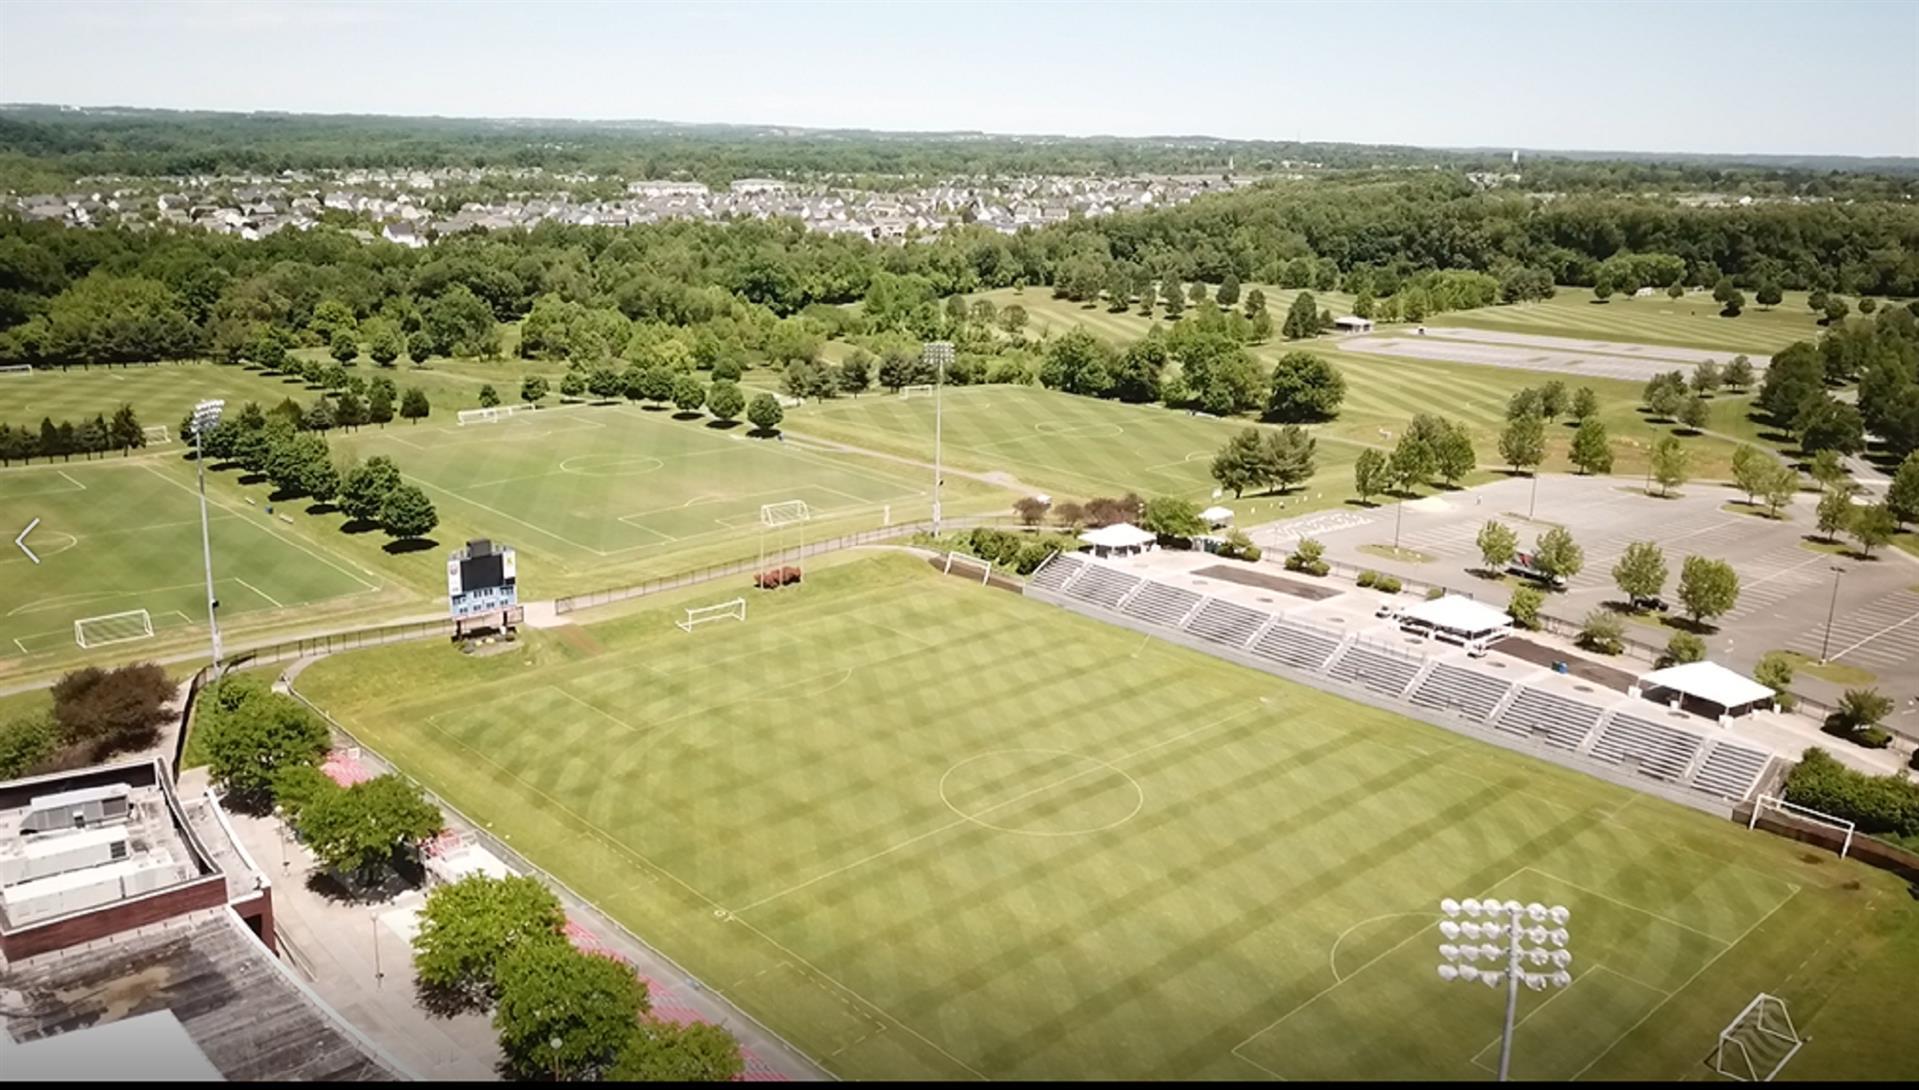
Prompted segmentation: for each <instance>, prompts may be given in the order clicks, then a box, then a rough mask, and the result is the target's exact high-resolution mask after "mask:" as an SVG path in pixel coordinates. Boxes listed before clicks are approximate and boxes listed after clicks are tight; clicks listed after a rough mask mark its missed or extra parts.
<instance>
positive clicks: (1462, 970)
mask: <svg viewBox="0 0 1919 1090" xmlns="http://www.w3.org/2000/svg"><path fill="white" fill-rule="evenodd" d="M1439 910H1440V911H1441V912H1442V913H1444V914H1445V917H1446V918H1445V919H1443V920H1441V921H1440V923H1439V933H1440V936H1441V937H1442V938H1443V939H1444V940H1445V941H1443V942H1441V943H1440V944H1439V956H1441V957H1443V958H1445V959H1446V960H1445V962H1444V963H1443V964H1441V965H1440V966H1439V978H1440V979H1441V980H1445V981H1465V982H1466V983H1468V984H1475V983H1477V984H1484V985H1485V986H1487V987H1488V988H1497V987H1499V985H1500V984H1502V983H1503V984H1505V985H1506V1024H1505V1029H1504V1031H1503V1032H1502V1033H1501V1034H1500V1038H1499V1081H1500V1082H1506V1081H1507V1080H1508V1078H1509V1076H1510V1075H1511V1073H1512V1060H1513V1016H1514V1015H1515V1014H1516V1013H1518V1010H1519V986H1520V985H1521V984H1522V983H1523V984H1525V985H1526V987H1528V988H1530V989H1532V990H1533V991H1536V992H1539V991H1545V990H1546V989H1547V988H1565V987H1567V986H1569V985H1571V984H1572V982H1573V978H1572V973H1570V972H1568V971H1567V968H1566V967H1567V966H1569V965H1571V964H1572V961H1573V956H1572V952H1571V951H1569V950H1567V949H1566V942H1567V940H1568V938H1569V936H1568V935H1567V934H1566V921H1567V920H1569V919H1571V918H1572V913H1571V912H1570V911H1568V910H1567V909H1566V906H1564V905H1553V906H1552V907H1550V908H1548V907H1547V906H1545V905H1542V904H1540V903H1539V902H1538V901H1534V902H1533V903H1531V904H1526V905H1522V904H1520V903H1519V902H1518V901H1500V900H1496V899H1491V898H1489V899H1487V900H1485V901H1480V900H1477V899H1475V898H1472V897H1468V898H1466V899H1465V900H1464V901H1455V900H1453V899H1452V898H1451V897H1447V898H1446V899H1444V900H1442V901H1440V902H1439ZM1462 916H1464V917H1465V919H1463V920H1462V919H1461V918H1460V917H1462ZM1482 921H1483V922H1482ZM1548 923H1550V924H1552V926H1551V927H1550V928H1548V927H1547V926H1546V925H1547V924H1548ZM1461 938H1464V939H1466V940H1468V941H1466V942H1464V943H1459V942H1456V940H1458V939H1461ZM1495 939H1503V940H1505V942H1504V944H1503V945H1501V944H1500V943H1498V942H1494V941H1490V940H1495ZM1481 940H1487V941H1481ZM1521 940H1526V941H1530V942H1531V943H1532V944H1533V945H1531V946H1526V945H1524V943H1523V942H1522V941H1521ZM1548 943H1550V944H1551V945H1550V946H1548ZM1482 960H1483V961H1485V962H1487V963H1489V965H1490V966H1491V967H1490V968H1486V969H1481V968H1480V967H1479V966H1478V965H1476V964H1474V963H1475V962H1479V961H1482ZM1528 965H1530V966H1532V967H1533V968H1534V969H1541V970H1543V969H1544V968H1545V967H1546V966H1547V965H1551V966H1553V971H1552V972H1543V971H1542V972H1533V971H1531V970H1529V969H1528V968H1527V966H1528Z"/></svg>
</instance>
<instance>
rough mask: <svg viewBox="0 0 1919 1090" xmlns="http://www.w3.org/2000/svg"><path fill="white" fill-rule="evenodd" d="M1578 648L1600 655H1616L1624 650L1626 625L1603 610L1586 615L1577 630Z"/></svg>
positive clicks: (1596, 610)
mask: <svg viewBox="0 0 1919 1090" xmlns="http://www.w3.org/2000/svg"><path fill="white" fill-rule="evenodd" d="M1579 646H1581V647H1584V648H1585V649H1586V650H1588V651H1597V652H1599V653H1600V654H1602V655H1617V654H1619V653H1620V652H1621V651H1624V650H1625V649H1626V623H1625V622H1624V621H1621V620H1620V619H1619V618H1618V617H1616V616H1614V615H1613V614H1612V613H1611V612H1609V611H1607V610H1604V609H1595V610H1593V611H1592V612H1591V613H1588V614H1586V622H1585V624H1584V626H1583V627H1581V628H1580V630H1579Z"/></svg>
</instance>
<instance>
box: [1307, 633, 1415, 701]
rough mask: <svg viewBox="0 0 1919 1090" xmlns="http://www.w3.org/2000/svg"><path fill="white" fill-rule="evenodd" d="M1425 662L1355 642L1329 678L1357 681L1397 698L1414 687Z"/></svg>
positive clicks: (1334, 662) (1328, 674) (1329, 673)
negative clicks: (1407, 689)
mask: <svg viewBox="0 0 1919 1090" xmlns="http://www.w3.org/2000/svg"><path fill="white" fill-rule="evenodd" d="M1425 664H1426V660H1425V659H1417V658H1408V657H1406V656H1404V655H1398V654H1394V653H1393V652H1391V651H1385V650H1381V649H1379V648H1374V647H1368V646H1366V645H1365V644H1360V643H1356V644H1353V645H1352V646H1351V647H1348V648H1347V649H1346V650H1345V652H1344V653H1343V654H1341V655H1340V656H1339V658H1337V659H1335V660H1334V661H1333V665H1332V668H1331V669H1329V670H1327V671H1326V676H1328V677H1332V678H1337V679H1339V680H1340V681H1356V682H1358V683H1359V684H1361V685H1364V686H1366V687H1367V688H1368V689H1376V690H1378V691H1379V692H1382V693H1387V694H1390V695H1392V696H1398V695H1400V694H1401V693H1404V692H1405V691H1406V686H1408V685H1410V684H1412V681H1413V678H1414V677H1415V676H1416V675H1417V674H1418V673H1419V669H1420V667H1422V666H1424V665H1425Z"/></svg>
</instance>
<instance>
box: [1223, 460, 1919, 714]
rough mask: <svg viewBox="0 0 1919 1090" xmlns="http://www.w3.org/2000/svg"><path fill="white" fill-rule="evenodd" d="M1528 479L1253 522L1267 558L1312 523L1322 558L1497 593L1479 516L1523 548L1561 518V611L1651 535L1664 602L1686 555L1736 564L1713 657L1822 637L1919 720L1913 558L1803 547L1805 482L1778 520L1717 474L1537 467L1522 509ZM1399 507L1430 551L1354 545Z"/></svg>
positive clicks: (1816, 691) (1918, 597)
mask: <svg viewBox="0 0 1919 1090" xmlns="http://www.w3.org/2000/svg"><path fill="white" fill-rule="evenodd" d="M1532 487H1533V486H1532V482H1531V481H1529V480H1527V479H1524V478H1518V479H1513V480H1507V481H1500V482H1497V483H1495V484H1490V485H1484V486H1481V487H1478V488H1473V489H1464V490H1461V491H1458V492H1453V493H1444V494H1441V495H1438V496H1431V497H1427V498H1425V499H1421V500H1415V501H1413V502H1410V503H1407V504H1405V505H1404V508H1405V509H1404V510H1403V511H1399V512H1396V511H1395V510H1394V508H1393V507H1392V506H1390V505H1383V506H1380V507H1377V508H1372V509H1348V510H1344V511H1331V512H1319V513H1317V514H1312V515H1306V516H1302V517H1300V518H1298V519H1292V520H1287V521H1283V522H1276V523H1268V524H1266V525H1263V526H1258V527H1252V528H1250V529H1251V530H1252V534H1253V538H1254V540H1255V541H1256V542H1257V543H1258V544H1259V545H1260V546H1261V547H1262V548H1266V549H1269V550H1272V551H1273V553H1274V555H1275V557H1276V558H1277V557H1278V556H1279V555H1280V554H1283V553H1286V552H1290V551H1291V549H1292V548H1293V546H1294V544H1295V543H1296V542H1297V540H1298V538H1300V537H1301V536H1309V537H1313V538H1316V539H1318V540H1319V541H1320V542H1322V543H1323V544H1324V545H1325V546H1326V554H1327V556H1328V558H1329V559H1332V560H1337V561H1340V562H1342V563H1346V564H1352V565H1356V566H1359V567H1366V568H1372V569H1375V570H1378V571H1385V572H1392V573H1394V574H1396V575H1400V576H1403V577H1407V578H1411V579H1417V580H1422V581H1425V582H1429V583H1441V584H1445V585H1448V586H1451V587H1453V588H1455V589H1458V590H1461V591H1465V592H1470V593H1473V594H1475V595H1476V596H1478V597H1481V598H1485V599H1487V600H1490V601H1493V602H1495V603H1498V604H1503V603H1504V602H1505V600H1506V599H1507V597H1508V596H1509V595H1510V591H1509V590H1508V589H1507V588H1506V587H1504V586H1501V585H1497V584H1494V583H1491V582H1488V581H1485V580H1481V579H1479V578H1477V577H1476V576H1474V575H1472V574H1471V571H1472V570H1473V569H1476V568H1477V567H1478V566H1479V548H1478V545H1477V544H1476V538H1477V537H1478V534H1479V530H1480V527H1482V526H1483V525H1485V523H1486V522H1487V521H1488V520H1489V519H1498V520H1499V521H1501V522H1504V523H1506V524H1507V525H1508V526H1510V527H1512V528H1513V530H1514V531H1515V532H1517V533H1518V535H1519V541H1520V548H1521V549H1530V548H1531V547H1532V545H1533V542H1534V541H1535V540H1536V539H1537V538H1538V537H1539V535H1541V534H1543V533H1544V532H1545V531H1546V530H1548V529H1550V528H1551V527H1552V526H1553V525H1555V524H1558V525H1563V526H1565V527H1566V529H1567V530H1569V531H1571V533H1572V535H1573V539H1574V540H1575V541H1577V542H1578V543H1579V544H1580V545H1581V546H1582V547H1583V548H1584V550H1585V566H1584V568H1583V569H1582V570H1581V571H1580V573H1579V574H1578V575H1576V576H1574V577H1573V578H1572V579H1571V581H1570V585H1569V587H1568V588H1567V590H1566V591H1565V592H1564V593H1561V594H1555V595H1553V596H1551V597H1550V598H1549V599H1548V602H1547V607H1546V609H1547V612H1549V613H1551V614H1553V615H1555V616H1559V617H1564V618H1568V619H1572V620H1577V619H1578V618H1581V617H1583V616H1585V614H1586V612H1587V611H1588V610H1590V609H1592V608H1594V607H1596V606H1598V605H1599V604H1600V603H1602V602H1605V601H1609V600H1612V599H1616V598H1617V597H1619V593H1618V590H1617V588H1616V587H1615V586H1614V585H1613V581H1612V567H1613V564H1614V563H1615V562H1616V561H1617V560H1618V559H1619V557H1620V554H1622V553H1623V552H1624V551H1625V549H1626V546H1627V545H1629V544H1631V543H1632V542H1635V541H1656V542H1658V543H1659V544H1660V546H1661V547H1662V548H1663V549H1664V550H1665V553H1666V564H1667V567H1668V569H1669V570H1670V572H1671V575H1670V577H1669V578H1668V580H1667V584H1666V593H1665V597H1666V599H1667V601H1668V602H1670V603H1672V605H1673V609H1674V611H1675V612H1677V611H1678V610H1679V609H1680V608H1681V607H1680V606H1679V605H1678V603H1677V601H1676V596H1675V593H1674V592H1675V590H1676V588H1677V585H1678V579H1679V568H1680V565H1681V564H1682V563H1683V562H1684V561H1685V558H1686V557H1687V556H1689V555H1694V554H1697V555H1701V556H1708V557H1712V558H1715V559H1719V560H1725V561H1727V562H1729V563H1731V564H1732V565H1733V568H1734V569H1735V570H1736V571H1737V572H1738V573H1739V581H1740V593H1739V602H1738V605H1737V606H1736V607H1735V608H1734V609H1733V610H1732V612H1731V613H1730V614H1728V615H1727V616H1725V617H1722V618H1719V620H1718V622H1717V623H1718V627H1719V631H1718V632H1717V633H1716V634H1713V635H1711V636H1709V637H1707V646H1708V647H1709V648H1710V649H1711V651H1712V657H1713V659H1714V660H1715V661H1718V662H1722V663H1724V664H1725V665H1728V666H1731V667H1733V668H1735V669H1739V670H1750V669H1751V668H1752V666H1753V665H1754V664H1755V663H1756V662H1757V661H1758V660H1759V658H1760V656H1761V655H1763V654H1765V653H1766V652H1767V651H1771V650H1793V651H1799V652H1802V653H1804V654H1806V655H1809V656H1811V657H1812V658H1815V659H1817V658H1819V657H1820V655H1821V649H1822V647H1827V648H1828V652H1827V653H1828V657H1829V658H1831V659H1832V660H1833V661H1835V662H1838V663H1842V664H1846V665H1850V666H1854V667H1857V668H1859V669H1862V670H1866V671H1869V672H1870V673H1872V674H1874V675H1876V680H1875V681H1874V682H1873V683H1872V684H1874V685H1876V686H1877V687H1878V688H1879V690H1880V691H1881V692H1883V693H1886V694H1887V695H1889V696H1893V697H1894V698H1895V699H1897V700H1898V702H1899V707H1898V709H1897V710H1896V711H1895V713H1894V725H1896V726H1898V727H1899V728H1900V729H1901V730H1903V731H1904V732H1905V733H1908V734H1913V733H1919V704H1916V703H1915V699H1919V562H1915V560H1914V558H1913V557H1911V556H1909V555H1907V554H1905V553H1901V552H1898V551H1897V550H1890V549H1881V550H1879V551H1878V552H1877V553H1875V555H1874V558H1873V559H1872V560H1867V561H1861V560H1857V559H1853V558H1851V557H1846V556H1835V555H1832V554H1830V553H1826V552H1820V551H1816V550H1815V549H1813V548H1811V547H1810V545H1811V543H1810V542H1808V541H1807V540H1806V538H1807V535H1809V534H1813V533H1815V531H1814V527H1813V503H1814V499H1813V497H1812V496H1811V495H1810V494H1802V495H1801V496H1800V497H1799V498H1798V499H1797V501H1796V502H1795V503H1794V505H1793V506H1792V507H1791V508H1790V509H1789V510H1788V515H1789V516H1790V520H1789V521H1782V522H1774V521H1772V520H1769V519H1763V518H1758V517H1755V516H1752V515H1747V514H1740V513H1737V512H1735V511H1729V510H1726V509H1725V505H1726V504H1728V503H1729V502H1731V501H1733V500H1736V499H1741V498H1743V496H1742V495H1741V494H1740V493H1737V492H1735V491H1734V490H1732V489H1731V488H1728V487H1724V486H1719V485H1708V484H1695V485H1689V486H1687V487H1685V488H1684V489H1683V490H1682V492H1683V494H1682V495H1679V496H1677V497H1675V498H1671V499H1657V498H1653V497H1650V496H1647V495H1645V494H1644V492H1642V491H1641V490H1640V489H1639V488H1638V487H1637V486H1635V485H1634V484H1632V483H1629V482H1623V481H1621V480H1620V479H1618V478H1612V477H1592V478H1583V477H1573V476H1558V475H1545V476H1542V477H1541V478H1540V480H1539V487H1538V501H1537V505H1536V507H1535V508H1534V509H1533V511H1532V514H1533V518H1532V519H1531V520H1528V519H1527V517H1526V515H1527V505H1528V501H1529V499H1530V496H1531V494H1532ZM1396 517H1397V518H1398V520H1399V545H1400V547H1401V548H1402V549H1406V550H1416V551H1417V552H1419V553H1422V554H1425V555H1426V556H1428V557H1430V558H1431V559H1430V560H1418V561H1413V560H1407V559H1391V558H1389V557H1386V556H1379V555H1374V554H1372V553H1369V552H1364V551H1361V547H1362V546H1375V547H1385V546H1391V545H1392V544H1393V540H1394V538H1393V533H1394V522H1395V518H1396ZM1835 568H1837V569H1838V570H1837V571H1835V570H1834V569H1835ZM1835 591H1836V595H1835ZM1829 613H1830V616H1831V629H1830V635H1828V631H1827V618H1828V614H1829ZM1627 632H1628V634H1629V635H1631V636H1633V637H1635V638H1637V639H1639V640H1642V641H1647V642H1653V643H1663V642H1664V641H1665V639H1666V638H1667V636H1668V630H1666V629H1663V628H1657V627H1653V626H1650V625H1640V624H1629V625H1628V627H1627ZM1801 681H1802V684H1799V685H1796V686H1795V687H1796V688H1799V689H1800V691H1802V692H1805V693H1807V694H1808V695H1814V696H1819V697H1822V698H1824V697H1827V696H1831V697H1836V696H1837V695H1838V693H1839V691H1840V689H1841V687H1840V686H1835V685H1831V684H1828V683H1825V682H1821V681H1819V680H1817V679H1808V678H1802V679H1801Z"/></svg>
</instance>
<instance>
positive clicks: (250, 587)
mask: <svg viewBox="0 0 1919 1090" xmlns="http://www.w3.org/2000/svg"><path fill="white" fill-rule="evenodd" d="M233 581H234V582H236V583H238V584H240V585H241V586H243V587H245V588H247V589H248V590H250V591H252V592H253V593H255V594H257V595H259V596H260V597H262V598H265V599H266V600H267V601H269V602H272V603H273V605H274V608H276V609H285V608H286V603H285V602H282V601H280V600H279V599H278V598H275V597H274V596H273V595H271V594H268V593H267V592H266V591H263V590H261V589H260V588H259V587H256V586H254V585H253V584H252V583H249V582H247V581H246V580H244V579H241V578H240V577H239V576H234V578H233Z"/></svg>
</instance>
